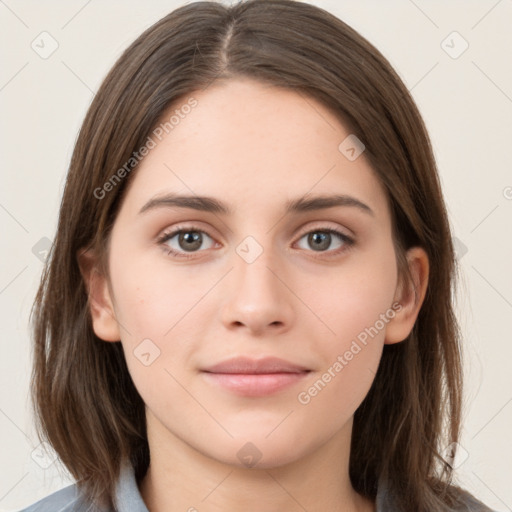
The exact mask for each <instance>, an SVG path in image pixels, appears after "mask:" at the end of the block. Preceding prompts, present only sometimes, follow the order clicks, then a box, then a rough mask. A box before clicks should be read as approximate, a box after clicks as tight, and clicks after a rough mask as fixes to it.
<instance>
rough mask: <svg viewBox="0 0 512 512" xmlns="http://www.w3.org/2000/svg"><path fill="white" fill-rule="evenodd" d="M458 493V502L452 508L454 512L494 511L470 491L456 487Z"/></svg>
mask: <svg viewBox="0 0 512 512" xmlns="http://www.w3.org/2000/svg"><path fill="white" fill-rule="evenodd" d="M458 491H459V495H460V504H459V506H458V507H457V508H454V511H455V512H496V511H494V510H492V509H491V508H489V507H488V506H487V505H485V504H484V503H482V502H481V501H480V500H478V499H477V498H475V496H473V495H472V494H471V493H469V492H468V491H466V490H464V489H460V488H458Z"/></svg>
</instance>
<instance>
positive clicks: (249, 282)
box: [221, 250, 294, 336]
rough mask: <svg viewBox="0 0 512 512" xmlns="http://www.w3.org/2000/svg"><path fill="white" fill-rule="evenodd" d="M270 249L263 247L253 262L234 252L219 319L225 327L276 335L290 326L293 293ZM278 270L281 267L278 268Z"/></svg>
mask: <svg viewBox="0 0 512 512" xmlns="http://www.w3.org/2000/svg"><path fill="white" fill-rule="evenodd" d="M271 252H272V251H270V250H264V251H263V253H262V254H261V255H260V256H259V257H258V258H257V259H256V260H255V261H253V262H252V263H249V262H247V261H245V260H244V259H243V258H242V257H240V256H239V255H238V254H236V253H235V254H234V268H233V270H232V271H231V272H230V274H229V276H228V277H227V283H226V288H225V290H226V295H227V296H226V299H225V300H224V301H223V303H222V308H221V319H222V322H223V324H224V326H225V327H226V328H227V329H228V330H234V329H244V330H247V331H249V333H251V334H253V335H258V336H259V335H264V334H266V333H268V334H272V335H276V334H278V333H279V334H281V333H283V332H286V331H287V330H289V329H290V328H291V325H292V323H293V318H294V309H293V304H292V299H293V293H292V291H291V288H293V286H290V283H287V279H286V276H285V275H284V272H283V270H282V265H281V266H279V265H278V264H277V261H276V258H273V255H272V254H271ZM280 269H281V270H280Z"/></svg>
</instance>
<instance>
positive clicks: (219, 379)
mask: <svg viewBox="0 0 512 512" xmlns="http://www.w3.org/2000/svg"><path fill="white" fill-rule="evenodd" d="M308 373H309V372H300V373H261V374H254V373H252V374H244V373H211V372H203V375H204V376H205V378H206V379H207V380H208V381H209V382H214V383H215V384H218V385H220V386H222V387H223V388H226V389H229V390H230V391H232V392H234V393H236V394H238V395H243V396H265V395H271V394H272V393H277V392H278V391H281V390H282V389H285V388H288V387H290V386H293V385H294V384H297V383H298V382H300V381H301V380H302V379H304V377H305V376H306V375H308Z"/></svg>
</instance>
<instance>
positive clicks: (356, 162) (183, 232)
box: [94, 79, 401, 467]
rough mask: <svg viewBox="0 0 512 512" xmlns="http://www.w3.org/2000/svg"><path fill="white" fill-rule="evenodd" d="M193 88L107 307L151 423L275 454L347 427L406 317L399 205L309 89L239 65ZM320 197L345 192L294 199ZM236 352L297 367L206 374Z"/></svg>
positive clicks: (122, 243)
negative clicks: (248, 75) (245, 73)
mask: <svg viewBox="0 0 512 512" xmlns="http://www.w3.org/2000/svg"><path fill="white" fill-rule="evenodd" d="M191 96H192V97H193V98H195V100H196V101H197V104H196V105H195V107H194V108H191V109H184V110H183V112H185V110H186V111H187V112H188V113H187V114H186V115H184V114H183V115H182V116H180V118H179V122H178V123H176V124H175V125H174V127H173V129H172V130H169V133H165V131H164V133H163V135H162V133H161V132H162V131H161V130H160V131H159V132H158V134H159V136H160V138H161V140H158V138H156V137H154V139H155V141H156V142H157V143H156V145H155V146H154V147H153V148H152V149H150V150H149V153H148V154H147V155H146V156H145V157H144V159H143V160H142V161H141V164H140V166H139V167H138V169H137V171H136V174H135V175H134V176H133V177H132V181H131V183H130V187H129V189H128V191H127V194H126V196H125V198H124V201H123V204H122V206H121V209H120V211H119V214H118V217H117V218H116V221H115V224H114V227H113V231H112V237H111V241H110V252H109V272H110V300H111V303H112V310H113V315H114V317H115V319H116V326H117V327H118V329H119V331H118V333H119V334H118V335H119V337H120V339H121V342H122V346H123V349H124V353H125V356H126V361H127V364H128V368H129V371H130V373H131V376H132V378H133V381H134V383H135V386H136V387H137V389H138V391H139V393H140V395H141V397H142V398H143V400H144V402H145V403H146V406H147V407H146V410H147V420H148V425H150V426H152V427H151V428H153V429H155V430H156V429H158V431H159V432H160V433H161V435H163V436H164V437H166V438H167V439H180V440H181V441H184V442H185V443H187V444H188V445H189V446H192V447H193V448H195V449H196V450H198V451H199V452H201V453H203V454H205V455H207V456H209V457H211V458H213V459H216V460H218V461H223V462H226V463H229V464H233V465H238V466H241V465H243V464H246V461H245V459H244V454H245V452H247V453H248V454H249V455H253V457H254V458H257V459H258V464H259V467H265V466H267V467H270V466H275V465H281V464H285V463H288V462H291V461H293V460H294V459H298V458H299V457H302V456H305V455H306V454H308V453H312V452H313V451H314V450H315V449H317V448H318V447H319V446H321V445H323V444H324V443H325V442H326V441H327V440H329V439H331V438H332V437H333V436H335V435H337V434H339V433H341V432H343V431H344V429H345V430H346V429H347V428H348V426H350V425H351V419H352V416H353V414H354V412H355V410H356V409H357V407H358V406H359V405H360V403H361V402H362V400H363V399H364V397H365V396H366V394H367V392H368V390H369V388H370V386H371V383H372V381H373V379H374V376H375V373H376V371H377V367H378V364H379V360H380V356H381V353H382V349H383V344H384V343H386V342H390V339H391V336H390V332H392V331H391V329H392V328H393V325H395V324H396V323H397V322H398V321H399V320H398V319H399V317H400V313H399V310H400V307H401V306H400V305H397V302H396V299H397V297H396V293H397V266H396V255H395V251H394V247H393V243H392V238H391V217H390V211H389V206H388V203H387V200H386V195H385V192H384V190H383V188H382V186H381V184H380V182H379V180H378V178H377V177H376V175H375V174H374V172H373V171H372V169H371V168H370V166H369V164H368V163H367V161H366V160H365V155H364V152H363V153H362V154H361V155H360V156H359V157H357V158H355V159H354V158H353V157H354V154H352V153H353V152H350V150H349V151H348V152H347V151H346V148H347V144H348V146H350V144H349V143H348V142H345V143H344V144H345V145H342V150H340V149H339V146H340V144H341V143H342V142H343V141H344V140H345V139H346V138H347V137H348V136H349V135H350V132H349V131H347V130H346V129H345V127H344V126H343V125H342V124H341V123H340V121H339V120H338V119H337V118H336V117H335V116H334V114H333V113H331V112H330V111H329V110H328V109H326V108H325V107H323V106H322V105H321V104H319V103H317V102H316V101H314V100H313V99H310V98H308V99H307V100H306V98H305V97H303V96H301V95H299V94H296V93H294V92H293V91H289V90H283V89H277V88H274V87H269V86H267V85H262V84H260V83H257V82H254V81H251V80H247V79H240V80H236V81H230V82H226V83H224V84H217V85H212V86H210V87H208V88H207V89H206V90H205V91H198V92H196V93H194V94H191ZM187 99H188V98H185V99H184V100H183V102H182V104H185V103H186V102H187ZM179 107H180V105H178V106H177V107H173V110H174V109H175V108H179ZM171 114H172V112H171V113H170V114H169V116H167V118H169V117H170V115H171ZM164 117H165V116H164ZM349 141H350V139H349ZM343 148H345V150H344V149H343ZM356 149H357V148H356ZM347 155H348V156H349V157H351V158H348V157H347ZM178 196H192V198H193V199H195V201H194V203H192V202H190V201H189V203H188V206H185V207H184V206H183V203H181V205H180V204H178V203H177V202H176V201H175V199H176V198H177V197H178ZM206 196H207V197H209V198H213V199H215V201H218V202H220V203H222V205H223V206H225V210H226V211H223V209H222V208H215V209H213V211H212V208H211V206H212V204H214V203H212V202H211V201H210V202H206V206H205V202H204V201H203V202H202V203H201V202H200V201H199V200H198V199H197V198H198V197H206ZM320 196H325V197H329V198H332V197H334V196H340V197H341V196H343V197H344V198H345V199H344V200H342V201H339V202H338V203H337V204H334V203H330V205H329V206H328V207H320V206H322V204H319V203H314V202H313V203H312V204H311V205H310V206H311V207H310V208H306V207H305V206H304V207H302V208H300V207H298V206H297V201H299V200H302V201H303V203H304V201H309V200H311V199H314V198H317V197H320ZM293 203H295V206H296V207H295V208H293V207H292V206H293ZM194 204H195V206H200V205H202V207H201V209H198V208H194V207H192V206H194ZM325 204H326V203H324V205H323V206H325ZM105 322H106V320H105ZM100 324H101V322H100V321H99V320H96V321H95V323H94V325H95V330H96V333H97V334H98V335H99V336H100V337H103V339H107V338H108V335H103V336H102V327H101V325H100ZM114 339H115V336H114ZM117 339H119V338H117ZM237 357H246V358H249V359H250V360H256V363H257V362H258V361H260V362H261V360H263V359H264V358H267V357H274V358H280V359H281V360H284V361H285V362H287V363H289V365H288V366H286V365H285V364H284V363H283V364H277V366H263V367H260V368H259V369H260V370H262V368H263V371H264V372H266V373H267V375H261V374H260V375H259V376H258V375H255V372H256V370H255V369H254V368H252V367H251V366H250V365H249V366H242V367H238V368H237V367H236V366H235V367H232V368H231V369H229V368H228V369H227V370H226V368H224V369H221V370H218V371H217V372H207V371H205V370H208V369H210V370H212V367H213V366H214V365H217V364H218V363H222V362H225V361H227V360H229V359H232V358H237ZM263 362H264V361H263ZM290 365H291V366H290ZM226 371H227V372H229V371H231V372H234V373H235V374H237V375H233V374H229V373H226ZM241 372H245V373H244V374H242V375H241V374H240V373H241ZM247 443H252V444H251V445H249V444H247ZM244 450H245V452H244Z"/></svg>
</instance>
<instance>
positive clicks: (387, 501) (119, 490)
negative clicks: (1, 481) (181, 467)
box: [20, 464, 493, 512]
mask: <svg viewBox="0 0 512 512" xmlns="http://www.w3.org/2000/svg"><path fill="white" fill-rule="evenodd" d="M115 503H116V506H117V510H118V512H149V510H148V508H147V507H146V504H145V503H144V500H143V499H142V496H141V494H140V492H139V488H138V486H137V481H136V480H135V473H134V471H133V467H132V466H131V464H125V465H124V466H122V468H121V472H120V475H119V479H118V482H117V487H116V493H115ZM376 508H377V512H397V511H398V510H399V509H398V507H397V506H396V505H394V504H393V499H392V497H391V496H390V494H389V492H388V491H387V487H386V485H385V483H384V482H382V481H379V487H378V490H377V497H376ZM447 510H448V509H447ZM457 510H458V511H460V512H493V511H492V510H491V509H490V508H487V507H486V506H485V505H484V504H483V503H481V502H480V501H478V500H477V499H475V498H473V497H472V496H468V497H466V499H465V501H464V507H463V508H459V509H457ZM20 512H107V511H105V510H100V509H98V508H97V507H93V506H92V505H91V504H90V503H83V502H82V501H80V500H79V496H78V492H77V486H76V484H72V485H69V486H68V487H64V488H63V489H60V490H59V491H56V492H54V493H53V494H50V495H49V496H46V497H45V498H43V499H41V500H39V501H38V502H36V503H34V504H33V505H31V506H29V507H28V508H25V509H23V510H21V511H20ZM108 512H112V511H108ZM408 512H410V511H408Z"/></svg>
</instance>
